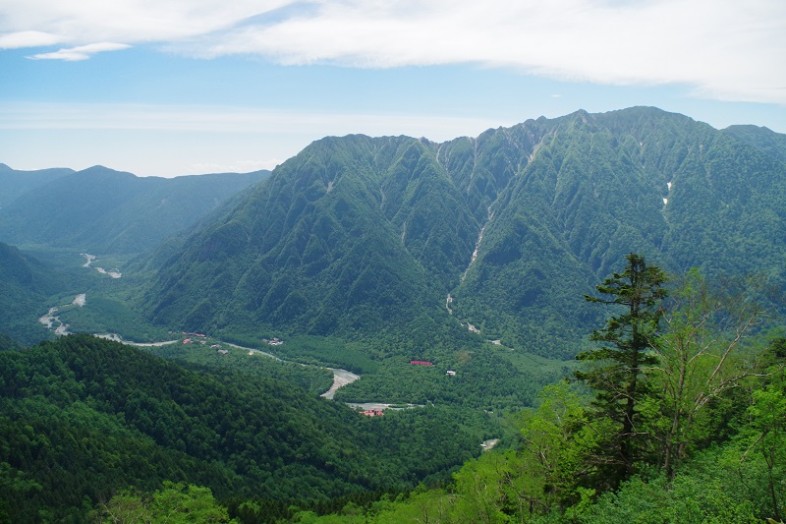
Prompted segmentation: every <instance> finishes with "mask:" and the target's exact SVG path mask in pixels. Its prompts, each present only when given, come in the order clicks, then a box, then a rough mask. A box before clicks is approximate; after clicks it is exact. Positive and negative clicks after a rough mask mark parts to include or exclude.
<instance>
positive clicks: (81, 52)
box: [28, 42, 131, 62]
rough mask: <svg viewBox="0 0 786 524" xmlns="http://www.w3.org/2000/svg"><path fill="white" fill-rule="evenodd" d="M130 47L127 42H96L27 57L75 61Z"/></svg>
mask: <svg viewBox="0 0 786 524" xmlns="http://www.w3.org/2000/svg"><path fill="white" fill-rule="evenodd" d="M129 47H131V46H130V45H128V44H118V43H114V42H99V43H96V44H87V45H80V46H76V47H69V48H63V49H58V50H57V51H53V52H51V53H38V54H35V55H31V56H29V57H28V58H32V59H33V60H65V61H66V62H77V61H79V60H87V59H89V58H90V57H91V56H93V55H94V54H96V53H104V52H107V51H120V50H122V49H128V48H129Z"/></svg>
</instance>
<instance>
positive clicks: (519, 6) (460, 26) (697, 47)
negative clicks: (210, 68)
mask: <svg viewBox="0 0 786 524" xmlns="http://www.w3.org/2000/svg"><path fill="white" fill-rule="evenodd" d="M5 4H6V6H5V7H4V8H3V10H4V11H6V13H2V12H0V15H2V16H0V44H2V42H3V41H6V42H10V43H12V44H13V45H14V46H15V47H21V44H22V43H24V42H25V41H28V42H29V43H30V46H31V47H32V46H42V45H51V43H54V42H59V43H61V45H69V46H70V47H63V48H62V49H60V50H56V51H52V52H43V53H37V54H34V55H31V57H33V58H39V59H40V58H48V59H61V60H79V59H82V60H83V59H87V58H89V57H90V56H92V54H94V53H95V52H100V51H110V50H115V51H116V50H120V49H123V48H124V47H122V46H129V45H143V44H152V45H154V46H157V47H158V48H159V49H162V50H166V51H167V52H175V53H179V54H186V55H189V56H197V57H204V58H218V57H221V56H228V55H259V56H263V57H265V58H267V59H269V60H272V61H275V62H278V63H281V64H313V63H329V64H336V65H341V66H348V67H372V68H391V67H401V66H428V65H438V64H475V65H478V66H486V67H504V68H509V69H514V70H518V71H521V72H523V73H525V74H534V75H540V76H546V77H549V78H557V79H560V80H572V81H587V82H593V83H599V84H616V85H627V84H641V85H659V84H680V85H686V86H691V87H692V88H693V89H694V91H695V92H696V93H697V94H699V95H700V96H703V97H708V98H716V99H727V100H738V101H757V102H770V103H777V104H786V68H784V67H781V64H783V63H784V62H786V2H783V1H782V0H749V1H747V2H745V3H744V4H740V2H738V1H737V0H688V1H686V0H640V1H639V0H550V1H548V2H545V1H543V0H520V1H518V2H510V1H509V0H487V1H485V2H478V1H477V0H429V1H422V0H313V1H288V0H268V1H264V0H236V1H233V2H226V1H224V0H221V1H219V0H173V1H169V2H160V1H152V0H116V1H113V2H103V1H100V0H84V1H80V2H76V1H65V2H62V1H59V0H57V1H56V0H8V1H7V2H5ZM47 38H49V39H50V43H49V44H47V43H45V41H46V39H47ZM36 39H38V40H36ZM96 42H104V43H103V44H97V43H96ZM107 42H111V44H108V43H107Z"/></svg>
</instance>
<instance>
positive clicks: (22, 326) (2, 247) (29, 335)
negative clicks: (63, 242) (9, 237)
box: [0, 242, 57, 342]
mask: <svg viewBox="0 0 786 524" xmlns="http://www.w3.org/2000/svg"><path fill="white" fill-rule="evenodd" d="M56 281H57V278H56V277H55V276H54V275H52V274H51V270H50V268H48V267H46V266H44V265H43V264H42V263H41V262H39V261H38V260H36V259H34V258H32V257H29V256H26V255H24V254H22V253H21V252H20V251H19V250H18V249H17V248H15V247H13V246H9V245H7V244H3V243H2V242H0V334H5V335H8V336H11V337H12V338H14V339H15V340H17V341H20V342H31V341H37V340H40V339H41V338H43V335H44V329H43V327H42V326H40V325H38V324H37V323H36V321H35V320H36V318H37V317H38V316H39V315H40V314H41V313H42V311H41V304H42V302H43V299H44V298H45V297H46V296H47V295H49V294H50V293H52V292H53V290H54V289H55V288H56ZM43 312H45V309H44V311H43Z"/></svg>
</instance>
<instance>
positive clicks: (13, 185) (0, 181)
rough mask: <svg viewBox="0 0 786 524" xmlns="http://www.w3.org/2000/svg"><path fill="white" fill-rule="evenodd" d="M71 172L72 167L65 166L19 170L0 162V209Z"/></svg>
mask: <svg viewBox="0 0 786 524" xmlns="http://www.w3.org/2000/svg"><path fill="white" fill-rule="evenodd" d="M73 172H74V170H73V169H67V168H52V169H41V170H36V171H19V170H16V169H11V168H10V167H9V166H7V165H5V164H0V188H2V191H0V209H2V208H4V207H5V206H7V205H8V204H10V203H11V202H13V201H14V200H15V199H16V198H18V197H19V196H21V195H23V194H24V193H26V192H28V191H30V190H33V189H35V188H37V187H40V186H42V185H44V184H47V183H49V182H51V181H52V180H55V179H57V178H60V177H61V176H65V175H68V174H70V173H73Z"/></svg>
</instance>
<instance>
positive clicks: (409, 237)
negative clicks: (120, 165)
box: [148, 136, 479, 334]
mask: <svg viewBox="0 0 786 524" xmlns="http://www.w3.org/2000/svg"><path fill="white" fill-rule="evenodd" d="M478 230H479V225H478V224H477V221H476V220H475V219H474V217H473V216H472V214H471V213H470V211H469V209H468V207H467V205H466V203H464V201H463V198H462V197H461V195H460V192H459V191H458V190H457V188H456V187H455V185H454V184H453V182H452V181H451V179H450V178H449V177H448V176H447V173H446V172H445V171H444V169H442V168H441V167H440V166H439V164H438V163H437V162H436V161H435V159H434V157H433V154H432V152H431V149H430V146H429V145H428V144H424V143H422V142H420V141H418V140H415V139H412V138H406V137H400V138H384V139H371V138H368V137H362V136H351V137H346V138H343V139H338V138H327V139H324V140H321V141H319V142H316V143H314V144H312V145H311V146H309V147H308V148H306V149H305V150H304V151H303V152H301V153H300V154H299V155H297V156H296V157H294V158H292V159H291V160H289V161H287V162H286V163H284V164H283V165H282V166H280V167H279V168H278V169H277V170H276V171H275V173H274V175H273V176H272V177H271V179H270V180H269V181H268V182H267V183H266V184H262V185H259V186H257V187H256V188H254V189H253V190H252V191H250V192H248V193H247V194H246V195H245V198H244V199H243V200H242V201H241V202H240V203H239V204H238V205H237V206H236V207H235V208H234V209H232V210H231V211H230V212H229V213H227V215H226V216H224V217H223V218H222V219H220V220H218V221H216V222H215V223H214V224H211V225H210V226H208V227H206V228H204V229H203V230H202V231H200V232H199V233H197V234H196V235H195V236H194V237H193V238H192V239H191V240H190V241H189V242H188V243H187V246H186V248H185V250H184V251H183V252H182V253H177V254H176V255H175V256H173V257H172V258H171V259H170V260H169V262H168V263H167V264H166V265H165V266H164V267H163V268H162V270H161V272H160V274H159V278H158V280H157V281H156V282H154V283H153V286H152V288H151V292H150V294H149V295H148V300H149V302H150V303H151V304H152V308H151V309H152V311H153V315H154V317H155V318H156V319H158V320H159V321H161V322H164V323H172V324H178V325H182V326H184V327H185V326H189V327H197V326H199V327H201V328H205V327H208V326H209V327H210V328H211V329H220V328H224V327H230V328H233V329H237V328H238V327H243V326H244V324H245V325H251V324H256V325H266V326H268V327H274V326H282V325H286V326H289V327H290V328H294V329H299V330H305V331H309V332H312V333H319V334H326V333H334V332H336V331H337V330H338V331H342V332H345V333H346V332H353V331H362V332H369V331H375V330H380V329H388V328H390V329H396V330H404V329H408V328H411V327H412V324H413V322H419V321H423V322H425V323H426V324H427V325H430V324H433V322H434V317H435V316H441V313H440V307H441V306H440V299H439V297H440V296H442V297H444V293H443V290H445V289H448V288H450V287H452V286H454V285H456V284H457V283H458V278H459V275H460V272H461V271H462V270H463V268H464V267H465V266H466V265H467V263H468V262H469V258H470V255H471V251H472V245H473V242H474V238H475V237H476V236H477V232H478Z"/></svg>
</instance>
